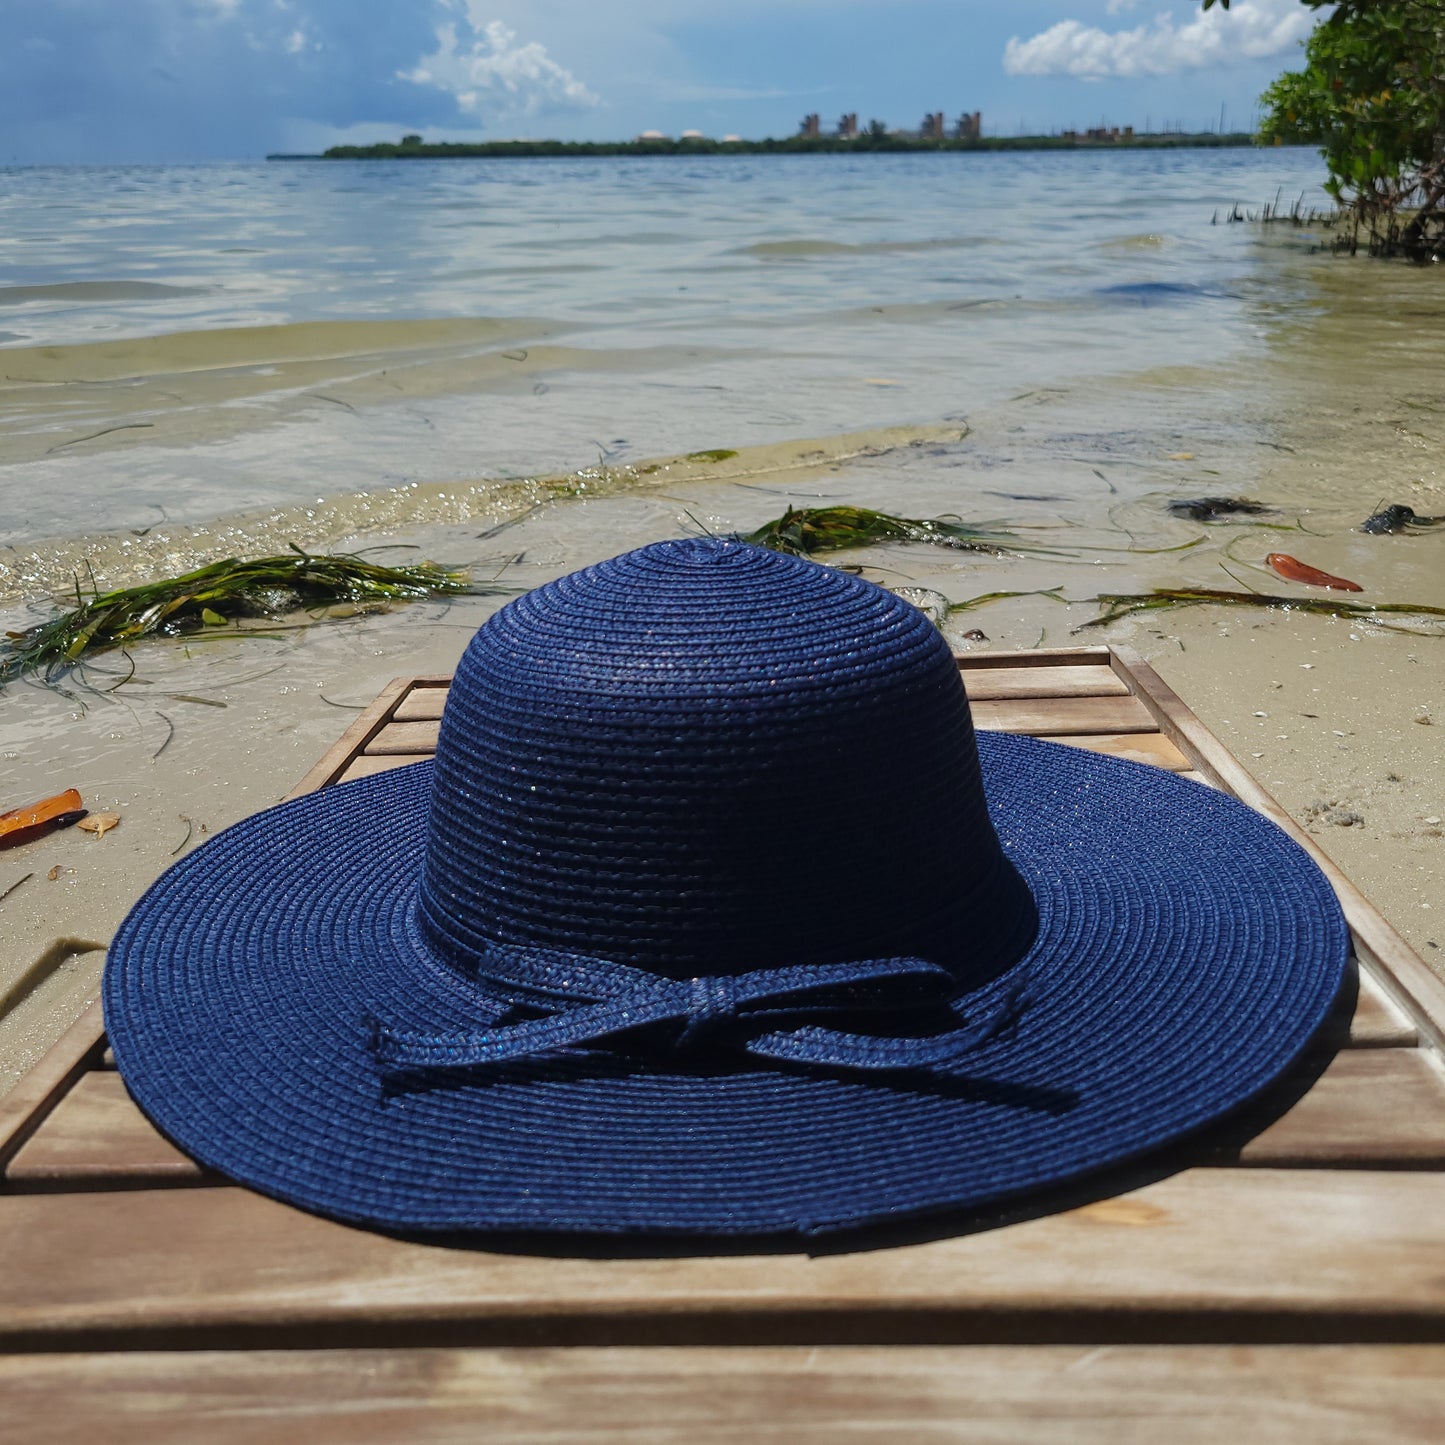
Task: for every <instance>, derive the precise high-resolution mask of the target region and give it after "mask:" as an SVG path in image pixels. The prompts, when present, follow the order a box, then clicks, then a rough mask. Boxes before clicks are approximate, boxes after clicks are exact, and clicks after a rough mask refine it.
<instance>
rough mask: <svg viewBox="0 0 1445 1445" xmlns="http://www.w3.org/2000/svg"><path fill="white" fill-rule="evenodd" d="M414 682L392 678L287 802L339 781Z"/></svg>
mask: <svg viewBox="0 0 1445 1445" xmlns="http://www.w3.org/2000/svg"><path fill="white" fill-rule="evenodd" d="M413 682H414V679H412V678H409V677H394V678H392V680H391V681H390V682H389V683H387V685H386V686H385V687H384V688H382V690H381V691H380V692H379V693H378V694H377V696H376V701H375V702H373V703H372V704H371V705H370V706H369V707H368V708H367V709H366V711H365V712H363V713H362V714H361V715H360V716H359V717H358V718H357V719H356V721H355V722H353V723H352V724H351V726H350V727H349V728H347V729H346V731H345V732H344V733H342V735H341V736H340V737H339V738H337V740H336V741H335V742H334V743H332V745H331V746H330V747H329V748H327V750H326V752H325V754H324V755H323V756H322V758H321V761H320V762H318V763H317V764H316V766H315V767H314V768H312V769H311V770H310V771H309V772H308V773H307V774H306V776H305V777H304V778H302V779H301V781H300V782H299V783H297V784H296V786H295V787H294V788H292V789H291V791H290V792H289V793H287V794H286V799H287V801H289V800H290V799H292V798H299V797H301V795H302V794H303V793H314V792H315V791H316V789H317V788H324V787H326V786H327V785H328V784H330V783H334V782H338V781H339V780H340V778H341V775H342V774H343V773H344V772H345V771H346V767H347V764H348V763H350V761H351V759H352V758H353V757H354V756H355V755H356V754H357V753H359V752H361V751H362V749H363V748H365V746H366V744H367V743H368V742H370V741H371V739H372V738H373V737H374V736H375V735H376V734H377V733H379V732H380V731H381V730H382V728H384V727H385V726H386V723H387V719H388V718H390V716H391V711H392V709H393V708H394V707H395V706H396V704H397V703H398V702H399V701H400V700H401V699H402V697H404V696H405V695H406V694H407V693H408V692H409V691H410V690H411V687H412V684H413Z"/></svg>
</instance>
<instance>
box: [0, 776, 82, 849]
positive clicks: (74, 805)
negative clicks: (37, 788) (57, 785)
mask: <svg viewBox="0 0 1445 1445" xmlns="http://www.w3.org/2000/svg"><path fill="white" fill-rule="evenodd" d="M84 811H85V805H84V804H83V803H82V802H81V801H80V794H79V793H77V792H76V791H75V789H74V788H67V789H66V790H65V791H64V792H63V793H57V794H56V795H55V796H54V797H53V798H41V800H40V801H39V802H38V803H26V804H25V805H24V806H23V807H19V808H11V809H10V811H9V812H8V813H0V848H11V847H14V846H15V845H17V844H20V843H28V842H30V840H31V839H32V838H38V837H39V836H40V835H41V833H43V832H45V831H47V830H48V829H50V828H56V827H64V826H65V824H66V823H73V822H74V821H75V819H76V817H77V816H78V815H80V814H81V813H84Z"/></svg>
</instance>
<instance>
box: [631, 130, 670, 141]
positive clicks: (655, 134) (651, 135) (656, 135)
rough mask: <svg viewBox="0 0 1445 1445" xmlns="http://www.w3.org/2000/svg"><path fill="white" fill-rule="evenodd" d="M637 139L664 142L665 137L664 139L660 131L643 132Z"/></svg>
mask: <svg viewBox="0 0 1445 1445" xmlns="http://www.w3.org/2000/svg"><path fill="white" fill-rule="evenodd" d="M637 139H638V140H666V139H667V137H666V136H665V135H664V134H663V133H662V132H661V131H660V130H645V131H643V132H642V134H641V135H640V136H638V137H637Z"/></svg>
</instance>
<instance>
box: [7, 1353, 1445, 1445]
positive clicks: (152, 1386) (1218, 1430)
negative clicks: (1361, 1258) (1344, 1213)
mask: <svg viewBox="0 0 1445 1445" xmlns="http://www.w3.org/2000/svg"><path fill="white" fill-rule="evenodd" d="M1442 1381H1445V1346H1440V1345H1411V1344H1405V1345H1375V1346H1366V1347H1360V1346H1353V1347H1347V1346H1339V1345H1317V1346H1264V1347H1258V1346H1256V1347H1248V1346H1235V1347H1219V1346H1208V1345H1205V1346H1174V1347H1170V1346H1147V1345H1145V1346H1133V1347H1129V1346H1115V1347H1113V1348H1105V1349H1098V1348H1093V1347H1086V1346H1077V1345H1053V1346H1039V1347H1036V1348H1032V1349H1012V1348H999V1347H990V1346H963V1347H955V1348H949V1347H938V1346H933V1347H927V1346H923V1347H897V1346H894V1347H888V1346H834V1347H831V1348H823V1349H817V1348H811V1347H808V1346H791V1347H789V1346H779V1347H772V1348H768V1347H761V1348H731V1349H708V1348H696V1347H693V1348H689V1347H686V1346H659V1347H655V1348H651V1349H638V1348H627V1347H620V1348H617V1347H614V1348H592V1349H571V1350H548V1349H501V1350H477V1349H472V1350H462V1349H431V1350H427V1349H386V1350H306V1349H299V1350H289V1351H259V1350H258V1351H244V1352H230V1353H220V1352H216V1351H207V1350H197V1351H190V1352H184V1353H182V1352H177V1353H155V1352H122V1353H114V1354H81V1355H15V1356H10V1357H8V1358H5V1359H0V1394H3V1395H4V1397H5V1401H6V1413H7V1423H8V1424H9V1425H10V1427H11V1429H12V1430H13V1431H14V1436H15V1439H16V1440H17V1441H18V1440H24V1441H26V1442H27V1445H62V1442H63V1445H71V1442H74V1441H79V1440H93V1441H106V1442H108V1445H130V1442H137V1445H141V1442H144V1445H192V1442H194V1441H197V1440H205V1441H208V1442H216V1445H252V1442H254V1445H273V1442H275V1441H286V1440H305V1441H306V1442H307V1445H379V1442H383V1441H385V1442H396V1441H406V1442H408V1445H473V1442H475V1441H478V1440H489V1441H490V1440H495V1441H512V1442H517V1441H528V1442H534V1445H603V1442H620V1445H640V1442H646V1445H738V1442H739V1441H749V1442H756V1445H812V1442H817V1445H837V1442H839V1441H843V1440H846V1441H855V1442H878V1445H899V1442H913V1441H928V1442H940V1445H948V1442H954V1441H956V1442H959V1445H965V1442H967V1445H979V1442H991V1445H1089V1442H1101V1445H1102V1442H1107V1445H1157V1442H1159V1441H1161V1440H1167V1441H1169V1442H1170V1445H1217V1442H1218V1441H1220V1440H1238V1441H1241V1442H1243V1445H1304V1442H1309V1445H1386V1442H1388V1445H1435V1442H1437V1441H1438V1440H1439V1438H1440V1421H1441V1414H1442V1410H1445V1386H1442Z"/></svg>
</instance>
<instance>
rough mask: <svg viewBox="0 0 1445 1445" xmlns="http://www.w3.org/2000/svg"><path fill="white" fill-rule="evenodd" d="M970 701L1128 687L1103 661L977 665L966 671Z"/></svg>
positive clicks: (1113, 693) (1116, 691)
mask: <svg viewBox="0 0 1445 1445" xmlns="http://www.w3.org/2000/svg"><path fill="white" fill-rule="evenodd" d="M963 685H964V690H965V691H966V692H967V693H968V696H969V698H970V700H971V701H975V702H983V701H986V700H990V699H996V698H1006V697H1125V696H1127V695H1128V692H1129V689H1128V688H1127V687H1126V686H1125V685H1124V683H1123V681H1122V680H1121V679H1120V678H1119V677H1118V676H1117V675H1116V674H1115V672H1114V670H1113V669H1112V668H1111V667H1109V666H1108V665H1107V663H1103V662H1095V663H1089V664H1087V665H1083V666H1080V665H1078V664H1074V665H1071V666H1064V667H975V668H968V669H966V670H965V671H964V673H963Z"/></svg>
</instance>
